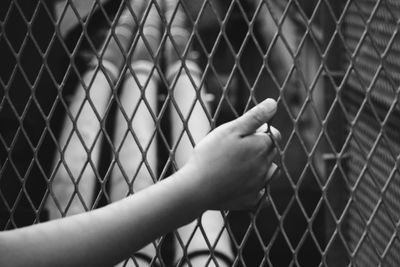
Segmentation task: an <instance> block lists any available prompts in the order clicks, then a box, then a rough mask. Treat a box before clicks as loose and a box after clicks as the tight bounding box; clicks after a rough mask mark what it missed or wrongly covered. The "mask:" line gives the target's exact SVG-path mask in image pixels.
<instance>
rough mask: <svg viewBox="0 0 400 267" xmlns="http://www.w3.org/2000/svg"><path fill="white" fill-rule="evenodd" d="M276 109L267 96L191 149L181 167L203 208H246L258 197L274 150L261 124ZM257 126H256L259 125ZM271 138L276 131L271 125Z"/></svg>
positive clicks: (276, 138)
mask: <svg viewBox="0 0 400 267" xmlns="http://www.w3.org/2000/svg"><path fill="white" fill-rule="evenodd" d="M275 112H276V102H275V101H274V100H273V99H267V100H265V101H263V102H262V103H260V104H259V105H257V106H255V107H254V108H253V109H251V110H250V111H248V112H247V113H245V114H244V115H243V116H241V117H239V118H237V119H236V120H234V121H231V122H229V123H226V124H224V125H221V126H220V127H218V128H217V129H215V130H214V131H212V132H211V133H210V134H209V135H208V136H207V137H206V138H205V139H203V140H202V141H201V142H200V143H199V144H198V145H197V146H196V147H195V149H194V153H193V156H192V157H191V158H190V159H189V161H188V164H187V165H186V166H185V168H187V169H189V170H191V171H193V177H194V179H193V182H194V183H195V184H194V185H195V186H197V188H198V190H199V191H200V198H201V201H202V202H203V203H204V204H205V205H206V209H227V210H237V209H248V208H253V207H254V206H255V205H256V204H257V202H258V201H259V200H260V198H261V196H262V194H261V193H260V192H261V191H262V189H263V188H264V187H265V185H266V183H267V181H268V178H269V177H268V176H269V175H271V170H270V169H274V168H276V166H275V165H274V164H272V160H273V158H274V156H275V154H276V149H275V148H274V143H273V140H271V137H270V136H269V135H268V134H267V133H265V132H263V131H260V130H258V129H259V128H260V127H261V126H264V127H261V128H265V123H266V122H267V121H270V120H271V118H272V117H273V116H274V114H275ZM261 128H260V129H261ZM271 134H272V135H273V138H274V139H275V140H280V133H279V131H278V130H276V129H275V128H273V127H271Z"/></svg>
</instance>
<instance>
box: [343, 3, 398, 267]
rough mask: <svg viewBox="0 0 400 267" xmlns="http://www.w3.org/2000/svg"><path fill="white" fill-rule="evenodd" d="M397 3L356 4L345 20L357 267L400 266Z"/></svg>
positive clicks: (349, 220)
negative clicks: (349, 70)
mask: <svg viewBox="0 0 400 267" xmlns="http://www.w3.org/2000/svg"><path fill="white" fill-rule="evenodd" d="M399 16H400V2H398V1H353V2H352V3H351V4H350V7H349V10H348V13H347V14H346V16H345V23H344V36H345V45H346V47H347V49H348V54H347V55H348V59H349V61H348V63H349V65H348V67H349V68H352V72H351V75H350V76H349V79H348V82H347V86H346V88H345V90H344V91H343V100H344V104H345V106H346V108H347V112H348V114H349V115H350V116H349V119H350V134H351V137H352V138H351V141H350V143H349V146H348V152H349V155H350V160H349V171H348V173H347V176H348V177H347V178H348V180H349V182H350V184H351V185H353V190H352V193H351V200H352V204H351V208H349V210H348V211H347V216H346V222H345V223H346V227H347V231H346V234H347V238H348V245H349V248H350V250H351V251H352V252H353V253H354V258H353V263H354V265H356V266H377V265H382V266H399V264H400V256H399V254H398V251H399V250H400V247H399V240H398V238H399V237H398V234H397V223H398V221H399V218H400V204H399V202H398V200H399V199H400V198H399V197H400V174H399V171H398V166H397V164H398V163H397V161H398V160H397V158H398V155H399V153H400V145H399V141H400V138H399V136H400V135H399V125H400V124H399V123H400V112H399V105H398V103H397V101H398V100H397V98H398V87H399V85H400V76H399V74H398V69H399V67H400V66H399V62H400V61H399V59H400V43H399V36H398V18H399Z"/></svg>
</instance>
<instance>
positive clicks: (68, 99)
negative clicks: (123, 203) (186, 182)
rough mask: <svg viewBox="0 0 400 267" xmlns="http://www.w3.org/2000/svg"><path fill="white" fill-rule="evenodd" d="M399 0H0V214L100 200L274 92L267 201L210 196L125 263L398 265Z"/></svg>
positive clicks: (31, 218) (64, 210)
mask: <svg viewBox="0 0 400 267" xmlns="http://www.w3.org/2000/svg"><path fill="white" fill-rule="evenodd" d="M399 18H400V4H399V3H398V2H397V1H395V0H363V1H362V0H341V1H333V0H331V1H330V0H311V1H305V0H304V1H303V0H285V1H277V0H230V1H228V0H226V1H217V0H202V1H190V0H149V1H145V0H131V1H129V0H115V1H111V0H110V1H108V0H85V1H82V0H80V1H78V0H76V1H75V0H68V1H61V0H60V1H46V0H37V1H18V0H7V1H4V0H3V1H1V3H0V27H1V31H0V58H1V65H0V88H1V91H0V92H1V94H0V121H1V123H0V125H1V127H0V228H1V229H4V230H5V229H12V228H18V227H22V226H25V225H30V224H34V223H39V222H43V221H46V220H51V219H55V218H59V217H65V216H68V215H71V214H76V213H80V212H84V211H88V210H91V209H95V208H98V207H101V206H103V205H106V204H108V203H111V202H113V201H117V200H118V199H121V198H123V197H125V196H127V195H129V194H134V193H135V192H137V191H139V190H142V189H144V188H146V187H147V186H150V185H151V184H153V183H156V182H157V181H159V180H162V179H164V178H165V177H167V176H168V175H169V174H171V173H172V172H174V171H176V170H177V169H179V168H180V167H181V166H182V165H183V164H184V163H185V160H186V158H187V156H188V155H189V153H190V151H191V149H192V148H193V146H195V145H196V143H198V142H199V141H200V140H201V138H202V137H204V136H205V135H206V134H207V133H208V132H209V130H211V129H213V128H215V127H216V126H218V125H219V124H221V123H223V122H226V121H229V120H231V119H234V118H236V117H237V116H239V115H240V114H242V113H243V112H245V111H246V110H248V109H249V108H251V107H252V106H253V105H254V104H256V103H258V102H259V101H261V100H262V99H265V98H266V97H274V98H276V99H277V100H278V112H277V115H276V118H275V119H274V122H273V123H274V125H275V126H276V127H277V128H278V129H280V130H281V132H282V141H281V143H280V144H279V145H278V150H279V156H278V157H277V158H276V163H277V164H278V165H279V167H280V174H279V176H277V177H274V179H273V180H272V182H271V185H270V188H269V190H268V192H267V193H268V197H269V199H270V205H269V206H268V207H267V208H263V209H261V207H259V208H258V209H256V210H255V211H251V212H250V211H242V212H228V211H221V212H207V213H205V214H204V215H203V216H202V217H201V218H199V219H198V220H197V221H195V222H193V223H191V224H189V225H187V226H185V227H182V228H180V229H176V231H174V232H173V233H169V234H167V235H165V236H163V237H161V238H159V239H158V240H155V241H154V242H153V243H152V244H150V245H148V246H147V247H145V248H144V249H142V250H141V251H139V252H137V253H135V254H134V255H132V257H131V258H129V259H126V261H124V262H122V263H121V264H120V265H121V266H398V265H399V264H400V258H399V256H398V255H399V254H398V251H399V250H400V240H399V234H398V230H397V229H398V226H399V223H400V212H399V210H400V209H399V207H400V205H399V202H398V199H400V186H399V179H400V175H399V167H398V162H400V157H399V152H400V138H399V125H400V121H399V118H400V110H399V104H398V101H399V84H400V75H399V74H398V73H397V70H398V69H399V63H398V62H399V58H400V46H399V40H398V39H399V34H398V29H399Z"/></svg>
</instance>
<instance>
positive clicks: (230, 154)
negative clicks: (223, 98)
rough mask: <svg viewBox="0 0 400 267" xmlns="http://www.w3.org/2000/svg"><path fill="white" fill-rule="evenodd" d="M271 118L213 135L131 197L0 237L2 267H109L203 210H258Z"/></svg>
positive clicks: (262, 116) (249, 117)
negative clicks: (162, 177)
mask: <svg viewBox="0 0 400 267" xmlns="http://www.w3.org/2000/svg"><path fill="white" fill-rule="evenodd" d="M275 110H276V104H275V102H274V101H272V100H266V101H264V102H263V103H261V104H260V105H258V106H256V107H255V108H254V109H252V110H251V111H249V112H248V113H246V114H245V115H244V116H242V117H240V118H238V119H237V120H234V121H232V122H230V123H227V124H225V125H223V126H222V127H219V128H217V129H216V130H215V131H213V132H211V133H210V134H209V135H208V136H207V137H206V138H205V139H204V140H203V141H202V142H200V143H199V145H198V146H197V147H196V148H195V150H194V153H193V156H192V157H191V158H190V159H189V161H188V163H187V164H186V165H185V166H184V167H183V168H182V169H181V170H179V171H178V172H177V173H175V174H174V175H172V176H171V177H169V178H168V179H167V180H164V181H162V182H160V183H157V184H155V185H154V186H150V187H149V188H147V189H145V190H143V191H141V192H139V193H137V194H135V195H133V196H130V197H128V198H126V199H124V200H121V201H118V202H116V203H114V204H111V205H108V206H106V207H104V208H101V209H97V210H94V211H91V212H87V213H83V214H78V215H75V216H71V217H67V218H64V219H59V220H55V221H51V222H46V223H42V224H37V225H34V226H30V227H25V228H21V229H16V230H11V231H6V232H2V233H0V266H111V265H113V264H116V263H117V262H119V261H121V260H122V259H124V258H126V257H127V256H129V255H130V254H131V253H132V252H134V251H136V250H138V249H140V248H141V247H143V246H144V245H146V244H147V243H149V242H151V241H152V240H154V239H155V238H157V237H159V236H161V235H162V234H164V233H167V232H168V231H171V230H172V229H175V228H177V227H179V226H182V225H184V224H186V223H189V222H190V221H192V220H193V219H195V218H196V217H198V216H199V215H200V214H201V213H202V212H204V211H205V210H208V209H241V208H249V207H251V206H253V205H255V203H257V201H259V197H260V193H259V192H260V190H261V189H262V188H263V187H264V185H265V182H266V179H267V172H268V170H269V168H270V166H271V163H272V157H273V154H274V153H272V152H271V146H272V141H271V139H270V137H269V136H268V135H267V134H265V133H261V132H256V130H257V129H258V128H259V127H260V126H261V125H262V124H263V123H264V122H265V121H268V120H269V119H270V118H271V117H272V116H273V115H274V113H275ZM274 134H275V136H276V138H279V132H278V131H276V130H275V131H274Z"/></svg>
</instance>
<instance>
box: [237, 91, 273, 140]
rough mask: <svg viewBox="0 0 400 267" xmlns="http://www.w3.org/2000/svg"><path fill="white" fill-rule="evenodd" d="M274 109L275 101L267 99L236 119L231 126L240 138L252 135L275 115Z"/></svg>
mask: <svg viewBox="0 0 400 267" xmlns="http://www.w3.org/2000/svg"><path fill="white" fill-rule="evenodd" d="M276 107H277V106H276V101H275V100H274V99H272V98H267V99H266V100H264V101H263V102H261V103H259V104H258V105H257V106H255V107H253V108H252V109H250V110H249V111H247V112H246V113H245V114H243V115H242V116H241V117H239V118H237V119H236V120H235V121H234V122H233V124H234V125H233V126H234V128H235V129H236V130H237V131H239V133H240V135H242V136H246V135H250V134H253V133H255V132H256V131H257V129H258V128H259V127H260V126H261V125H263V124H264V123H266V122H268V121H269V120H271V118H272V117H273V116H274V115H275V112H276Z"/></svg>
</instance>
